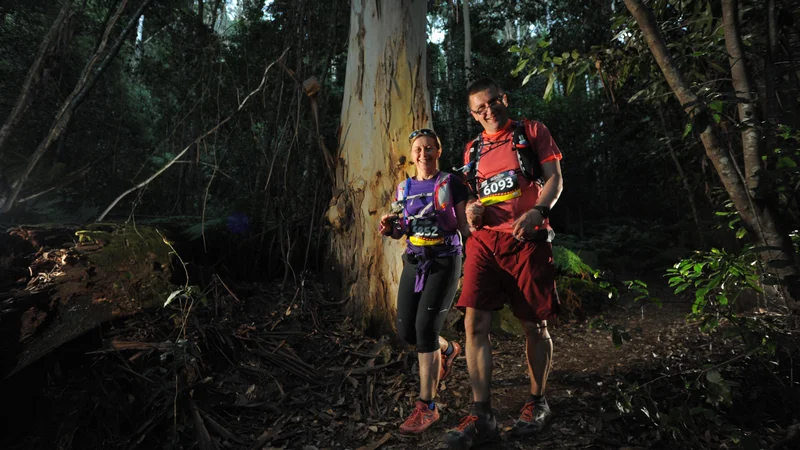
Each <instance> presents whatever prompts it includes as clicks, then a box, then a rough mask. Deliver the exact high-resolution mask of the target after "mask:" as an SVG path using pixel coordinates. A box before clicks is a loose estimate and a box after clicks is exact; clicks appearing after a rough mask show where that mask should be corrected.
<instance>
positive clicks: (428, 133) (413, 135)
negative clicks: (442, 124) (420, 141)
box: [408, 128, 438, 142]
mask: <svg viewBox="0 0 800 450" xmlns="http://www.w3.org/2000/svg"><path fill="white" fill-rule="evenodd" d="M420 136H430V137H432V138H434V139H438V136H436V133H435V132H434V131H433V130H431V129H430V128H420V129H419V130H415V131H412V132H411V134H409V135H408V142H411V141H413V140H414V139H416V138H418V137H420Z"/></svg>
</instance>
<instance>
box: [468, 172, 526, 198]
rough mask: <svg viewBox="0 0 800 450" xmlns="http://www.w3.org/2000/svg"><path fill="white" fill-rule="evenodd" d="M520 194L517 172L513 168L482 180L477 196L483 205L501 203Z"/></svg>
mask: <svg viewBox="0 0 800 450" xmlns="http://www.w3.org/2000/svg"><path fill="white" fill-rule="evenodd" d="M520 195H522V191H521V190H520V188H519V180H518V179H517V174H516V173H515V172H514V171H513V170H507V171H504V172H500V173H498V174H497V175H495V176H493V177H491V178H489V179H488V180H484V181H483V183H481V184H480V186H479V188H478V197H479V198H480V200H481V203H483V204H484V205H485V206H489V205H494V204H496V203H501V202H504V201H506V200H511V199H512V198H516V197H519V196H520Z"/></svg>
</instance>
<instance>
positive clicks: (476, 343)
mask: <svg viewBox="0 0 800 450" xmlns="http://www.w3.org/2000/svg"><path fill="white" fill-rule="evenodd" d="M491 326H492V312H491V311H483V310H480V309H475V308H467V314H466V316H465V317H464V327H465V328H466V331H467V349H466V351H467V371H468V372H469V381H470V384H471V385H472V397H473V400H474V401H475V402H482V403H483V402H488V401H489V398H490V395H491V389H490V386H491V383H492V343H491V342H490V341H489V331H490V330H491Z"/></svg>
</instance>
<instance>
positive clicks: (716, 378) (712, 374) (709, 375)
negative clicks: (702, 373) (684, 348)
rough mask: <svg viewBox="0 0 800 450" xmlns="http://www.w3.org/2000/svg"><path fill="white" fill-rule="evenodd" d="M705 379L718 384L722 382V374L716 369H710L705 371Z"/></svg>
mask: <svg viewBox="0 0 800 450" xmlns="http://www.w3.org/2000/svg"><path fill="white" fill-rule="evenodd" d="M706 380H708V381H710V382H711V383H714V384H720V383H722V375H720V373H719V371H718V370H717V369H711V370H709V371H708V372H706Z"/></svg>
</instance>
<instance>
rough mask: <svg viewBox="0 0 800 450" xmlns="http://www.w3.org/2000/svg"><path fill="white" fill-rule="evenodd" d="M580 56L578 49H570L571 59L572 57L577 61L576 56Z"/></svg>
mask: <svg viewBox="0 0 800 450" xmlns="http://www.w3.org/2000/svg"><path fill="white" fill-rule="evenodd" d="M580 56H581V54H580V53H578V51H577V50H573V51H572V59H574V60H576V61H577V60H578V58H579V57H580Z"/></svg>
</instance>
